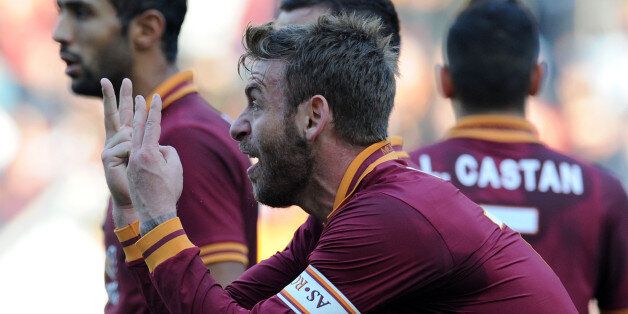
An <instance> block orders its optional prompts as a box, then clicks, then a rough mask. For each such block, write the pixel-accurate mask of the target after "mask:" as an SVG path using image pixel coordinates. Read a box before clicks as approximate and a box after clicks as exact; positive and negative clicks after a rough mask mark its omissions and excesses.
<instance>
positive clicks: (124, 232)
mask: <svg viewBox="0 0 628 314" xmlns="http://www.w3.org/2000/svg"><path fill="white" fill-rule="evenodd" d="M113 232H114V233H115V234H116V237H118V241H120V243H122V242H126V241H129V240H131V239H133V238H135V237H138V236H139V235H140V222H139V221H137V220H136V221H134V222H132V223H131V224H130V225H126V226H124V227H122V228H118V229H115V230H113Z"/></svg>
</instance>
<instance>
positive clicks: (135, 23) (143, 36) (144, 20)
mask: <svg viewBox="0 0 628 314" xmlns="http://www.w3.org/2000/svg"><path fill="white" fill-rule="evenodd" d="M165 31H166V18H165V17H164V16H163V14H161V12H159V11H157V10H155V9H151V10H146V11H145V12H144V13H142V14H140V15H138V16H136V17H135V18H134V19H133V20H132V21H131V23H130V24H129V32H128V33H129V39H130V41H131V44H132V45H133V46H134V47H135V48H136V49H137V50H140V51H143V50H149V49H151V48H153V47H155V46H157V47H160V45H161V38H162V36H163V35H164V32H165Z"/></svg>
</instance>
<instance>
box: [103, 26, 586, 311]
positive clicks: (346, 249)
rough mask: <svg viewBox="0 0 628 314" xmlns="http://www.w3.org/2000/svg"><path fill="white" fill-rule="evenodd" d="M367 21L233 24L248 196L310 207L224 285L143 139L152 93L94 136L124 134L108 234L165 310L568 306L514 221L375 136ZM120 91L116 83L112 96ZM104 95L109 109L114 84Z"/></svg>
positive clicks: (377, 112) (154, 126) (389, 56)
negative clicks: (240, 48)
mask: <svg viewBox="0 0 628 314" xmlns="http://www.w3.org/2000/svg"><path fill="white" fill-rule="evenodd" d="M380 34H381V24H380V23H379V21H378V20H376V19H364V18H362V17H357V16H342V15H340V16H332V15H326V16H323V17H321V18H319V20H318V21H317V22H316V23H313V24H308V25H304V26H290V27H280V28H276V27H274V25H272V23H271V24H267V25H263V26H259V27H250V28H249V29H248V30H247V32H246V35H245V42H246V53H245V55H244V56H243V57H242V59H241V61H242V62H241V65H242V66H243V67H244V69H246V70H247V72H249V73H250V77H249V79H248V85H247V87H246V95H247V98H248V105H247V107H246V109H245V110H244V111H243V112H242V113H241V114H240V116H239V117H238V119H237V120H236V122H234V124H233V125H232V127H231V135H232V137H233V138H235V139H236V140H237V141H239V142H240V143H241V148H242V149H243V151H244V152H245V153H247V154H248V155H250V156H251V157H256V158H259V162H258V163H257V164H256V165H255V166H253V167H251V168H249V170H248V174H249V178H250V179H251V181H252V182H253V185H254V191H255V194H256V197H257V198H258V199H259V200H262V201H264V202H266V203H269V205H273V206H289V205H299V206H301V208H303V209H304V210H305V211H306V212H307V213H309V214H310V216H309V218H308V219H307V221H306V222H305V223H304V224H303V225H302V226H301V227H300V228H299V229H298V230H297V231H296V233H295V235H294V237H293V239H292V241H291V242H290V244H289V245H288V247H287V248H286V249H285V250H284V251H283V252H279V253H277V254H275V255H274V256H272V257H271V258H269V259H267V260H265V261H262V262H260V263H259V264H257V265H256V266H253V267H252V268H250V269H249V270H247V271H246V272H245V273H244V274H243V275H242V276H241V277H240V278H239V280H236V281H235V282H234V283H232V284H231V285H229V286H227V287H226V288H225V289H223V288H222V287H221V286H220V285H218V284H217V283H216V281H215V280H214V279H213V276H212V274H211V272H208V271H207V270H206V269H205V268H204V267H203V265H202V263H201V261H200V259H199V257H198V253H199V249H198V248H197V247H195V246H194V245H193V244H192V243H190V241H189V240H188V238H187V236H186V231H185V230H184V229H183V227H182V226H181V223H180V221H179V218H177V217H176V215H177V213H176V210H175V204H176V200H177V199H178V197H179V194H180V193H181V190H182V189H185V188H184V187H183V186H182V185H181V184H180V182H181V165H180V163H179V158H178V156H177V151H176V150H175V149H174V148H172V147H165V146H160V145H159V143H158V141H157V139H158V138H159V133H160V131H161V126H160V122H159V121H160V120H161V118H162V117H161V114H160V113H161V110H160V107H161V106H160V104H161V103H160V101H159V97H158V96H155V97H154V98H153V101H152V103H151V108H150V111H149V112H148V113H147V112H146V111H147V110H146V106H145V102H144V100H143V98H141V97H139V98H137V99H136V102H135V109H136V113H135V116H134V123H133V136H132V140H131V142H130V143H128V142H120V143H118V144H116V145H113V146H108V147H111V150H116V149H118V150H121V151H124V150H126V149H129V150H130V156H131V157H130V159H129V164H128V167H127V169H126V170H127V175H128V182H127V181H120V182H109V185H110V188H115V187H114V186H112V184H114V183H115V184H129V186H130V190H131V198H132V201H133V205H134V208H135V209H136V210H137V213H138V217H139V225H140V231H139V233H138V231H137V229H134V228H133V227H132V226H133V225H129V226H128V227H126V228H122V229H120V230H119V232H118V234H119V235H120V236H121V240H122V241H124V243H125V247H126V248H127V249H128V251H130V252H134V253H133V254H134V256H133V257H134V260H133V261H132V262H131V263H132V264H133V266H132V267H133V269H134V270H135V271H136V272H137V273H138V274H140V275H141V276H143V278H144V280H143V282H145V283H146V285H145V288H146V289H157V290H158V291H159V295H160V296H161V301H162V302H164V304H165V305H166V307H167V308H168V310H169V311H170V312H172V313H248V312H252V313H292V312H296V313H307V312H311V313H358V312H369V311H375V312H377V311H380V312H384V311H387V312H391V313H402V312H406V313H407V312H413V313H418V312H499V311H503V310H507V311H509V312H511V313H531V312H532V313H575V308H574V307H573V304H572V303H571V301H570V300H569V296H568V295H567V293H566V292H565V289H564V288H563V287H562V285H561V284H560V281H559V280H558V278H557V277H556V275H555V274H554V273H553V272H552V271H551V269H550V268H549V266H547V264H545V262H544V261H543V260H542V259H541V258H540V257H539V256H538V255H537V254H536V253H535V252H534V251H533V250H532V249H531V248H530V246H529V245H528V244H527V243H525V241H523V239H522V238H521V237H520V236H519V235H518V234H516V233H515V232H513V231H512V230H510V229H508V228H507V227H501V226H499V225H498V224H496V223H494V222H493V221H491V219H489V218H488V217H487V216H485V215H484V214H483V211H482V209H481V208H480V207H479V206H477V205H476V204H475V203H473V202H471V201H470V200H469V199H467V198H466V197H465V196H464V195H462V194H461V193H460V192H459V191H458V190H457V189H456V188H454V187H453V186H452V185H451V184H449V183H447V182H445V181H443V180H441V179H438V178H436V177H434V176H431V175H428V174H425V173H422V172H420V171H417V170H416V169H413V168H410V167H408V166H407V164H406V163H405V161H404V160H402V159H400V158H399V154H398V152H397V151H395V150H394V149H393V148H392V145H391V143H390V142H389V141H388V140H386V138H387V131H386V130H387V127H388V118H389V115H390V112H391V110H392V105H393V102H394V95H395V74H396V71H397V66H396V59H397V58H396V53H395V52H394V51H393V49H392V47H391V45H390V37H382V36H381V35H380ZM103 86H104V88H105V93H106V94H107V95H113V94H114V91H113V89H112V87H111V85H109V84H107V83H106V81H105V82H104V85H103ZM132 105H133V104H132V101H131V100H130V99H121V101H120V110H121V111H123V110H128V109H129V108H131V106H132ZM105 107H106V108H108V109H107V111H108V112H112V113H115V112H116V103H115V99H113V97H106V98H105ZM114 137H115V136H113V137H112V138H114ZM110 142H111V141H110ZM108 150H109V148H108ZM114 170H116V169H111V168H107V166H106V168H105V171H107V172H110V171H114ZM282 194H283V195H282ZM123 235H134V236H135V237H134V238H133V239H134V240H133V241H125V239H126V237H122V236H123ZM135 239H137V240H136V241H135ZM149 273H150V274H149Z"/></svg>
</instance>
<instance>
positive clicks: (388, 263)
mask: <svg viewBox="0 0 628 314" xmlns="http://www.w3.org/2000/svg"><path fill="white" fill-rule="evenodd" d="M391 206H394V207H399V208H398V209H399V210H395V211H393V212H396V213H397V214H396V215H392V216H391V215H390V212H391V211H390V210H383V209H390V208H391ZM369 208H370V209H369ZM373 208H375V210H373ZM396 209H397V208H396ZM347 211H348V212H350V213H351V214H350V215H346V216H345V217H342V216H343V213H340V214H339V215H340V216H338V217H336V218H334V222H333V223H332V224H330V225H328V227H327V228H326V230H325V235H323V236H322V237H321V239H320V242H319V243H318V246H317V247H316V248H315V250H314V251H313V252H312V254H311V255H310V256H311V257H310V259H309V262H310V263H311V264H310V266H307V269H306V270H305V271H303V272H302V273H301V274H297V275H296V276H293V278H292V279H290V280H288V284H286V285H285V287H284V289H281V288H277V287H274V290H280V292H278V293H277V294H275V295H273V296H271V297H269V298H267V299H265V300H262V301H260V302H258V303H257V304H256V305H255V306H254V307H253V308H252V309H251V310H250V312H251V313H266V312H268V313H287V312H291V310H292V311H305V310H316V309H319V310H325V311H327V310H332V312H333V310H334V309H335V310H343V309H345V310H347V311H351V310H353V311H357V310H356V308H357V309H360V310H361V311H369V310H372V309H374V308H376V307H377V306H379V305H382V304H385V303H386V302H388V301H389V300H391V299H393V298H395V297H398V296H400V295H401V294H403V293H405V292H407V291H408V290H409V289H420V288H421V286H422V285H429V284H430V283H431V282H432V281H433V280H435V279H436V278H438V276H439V275H440V274H442V273H444V272H446V269H444V268H445V267H447V266H446V265H448V263H449V262H450V259H451V256H450V255H449V251H448V250H447V249H446V247H445V246H444V244H443V243H442V239H441V238H440V237H439V235H438V234H437V233H436V232H434V230H433V229H432V228H431V225H430V224H429V222H427V220H421V219H411V220H412V221H413V224H408V223H407V222H408V221H409V220H410V219H409V218H410V217H414V218H416V217H415V216H413V215H416V212H415V211H414V210H413V209H412V208H409V206H407V205H406V204H405V203H402V202H400V201H398V200H396V199H392V198H384V199H382V198H377V199H374V200H372V202H371V200H366V201H365V202H362V203H361V204H360V207H356V208H351V209H350V210H347ZM332 225H334V226H332ZM400 226H404V227H400ZM391 230H396V231H398V232H394V233H391V232H390V231H391ZM417 230H421V231H420V232H418V231H417ZM439 241H440V242H439ZM400 244H404V245H411V246H412V247H413V248H415V249H413V250H403V249H399V245H400ZM137 245H138V247H139V248H140V250H141V251H142V252H144V253H143V254H144V258H145V261H146V263H147V265H148V267H149V270H150V271H151V278H152V281H153V284H154V286H155V287H156V288H157V290H158V291H159V293H160V295H161V296H162V299H163V300H164V302H165V303H166V304H167V306H168V309H169V310H170V311H171V312H172V313H247V312H248V311H249V310H248V309H247V308H246V307H245V306H243V304H239V303H238V302H237V301H236V300H234V299H233V298H232V297H231V296H230V295H229V294H228V293H227V292H226V291H225V290H223V289H222V288H221V287H220V286H219V285H218V284H217V283H216V281H215V280H214V279H213V278H212V277H211V275H210V274H209V273H208V272H207V270H206V269H204V267H203V265H202V262H201V261H200V260H199V258H198V256H197V254H198V252H199V250H198V248H196V247H194V246H193V245H192V243H190V242H189V240H187V238H186V237H185V233H184V232H183V230H182V227H181V226H180V224H178V223H177V220H176V218H175V219H173V220H170V221H168V222H166V223H164V224H162V225H160V226H158V227H157V228H155V229H153V231H151V232H150V233H148V234H146V235H145V236H144V237H143V238H141V239H140V240H139V241H138V242H137ZM435 247H440V248H442V249H441V250H438V249H435ZM146 252H152V254H151V256H147V253H146ZM275 266H276V267H277V269H278V270H281V267H282V266H281V265H275ZM419 270H420V271H419ZM288 272H291V273H292V272H293V270H288ZM308 276H309V277H308ZM304 278H307V279H304ZM311 278H317V279H316V280H315V279H311ZM257 279H258V280H263V279H264V278H262V277H258V278H257ZM319 279H320V280H319ZM315 282H326V284H317V285H313V286H311V287H310V286H307V285H306V284H308V283H309V284H314V283H315ZM254 286H256V287H266V286H267V284H266V283H264V282H260V283H257V284H254ZM352 303H353V304H352Z"/></svg>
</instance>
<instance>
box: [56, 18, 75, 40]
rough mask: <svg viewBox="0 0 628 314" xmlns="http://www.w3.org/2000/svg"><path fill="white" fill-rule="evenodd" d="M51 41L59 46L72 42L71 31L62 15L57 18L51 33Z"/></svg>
mask: <svg viewBox="0 0 628 314" xmlns="http://www.w3.org/2000/svg"><path fill="white" fill-rule="evenodd" d="M52 39H53V40H54V41H56V42H58V43H60V44H68V43H70V42H71V41H72V30H71V27H70V23H69V21H68V19H67V18H65V17H64V15H63V13H60V15H59V16H58V17H57V22H56V23H55V26H54V29H53V31H52Z"/></svg>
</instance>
